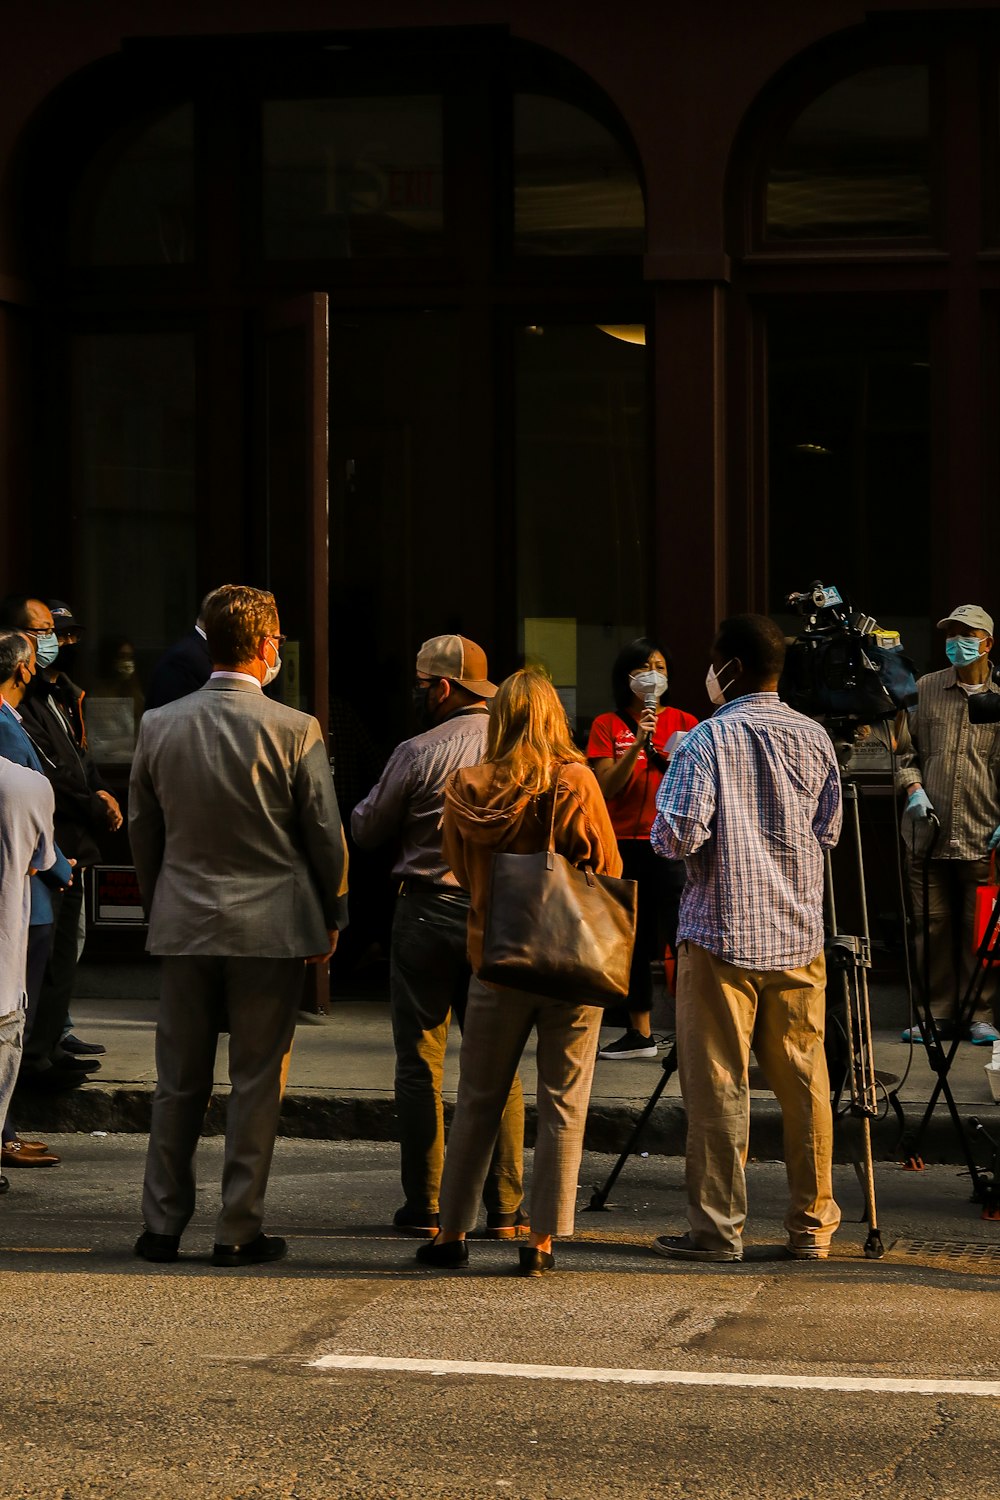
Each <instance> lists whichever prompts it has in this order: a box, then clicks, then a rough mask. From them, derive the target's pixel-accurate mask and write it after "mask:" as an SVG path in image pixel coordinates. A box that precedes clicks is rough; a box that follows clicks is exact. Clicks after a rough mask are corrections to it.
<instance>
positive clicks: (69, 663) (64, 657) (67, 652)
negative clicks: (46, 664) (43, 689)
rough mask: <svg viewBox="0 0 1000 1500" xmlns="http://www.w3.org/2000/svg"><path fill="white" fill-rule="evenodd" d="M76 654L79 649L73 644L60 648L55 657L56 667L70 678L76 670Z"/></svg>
mask: <svg viewBox="0 0 1000 1500" xmlns="http://www.w3.org/2000/svg"><path fill="white" fill-rule="evenodd" d="M78 654H79V647H78V646H76V645H75V644H74V645H72V646H68V645H67V646H60V647H59V655H58V656H57V657H56V666H57V667H58V668H59V670H60V672H65V673H66V675H67V676H68V677H72V676H73V673H74V670H75V668H76V664H77V655H78Z"/></svg>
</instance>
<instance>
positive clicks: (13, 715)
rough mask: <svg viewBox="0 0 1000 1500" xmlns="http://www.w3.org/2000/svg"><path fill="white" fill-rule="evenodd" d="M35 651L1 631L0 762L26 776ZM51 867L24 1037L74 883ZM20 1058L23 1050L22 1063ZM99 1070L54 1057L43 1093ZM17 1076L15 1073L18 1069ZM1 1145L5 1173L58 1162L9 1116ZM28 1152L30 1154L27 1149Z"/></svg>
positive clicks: (36, 879) (37, 926)
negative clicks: (63, 894) (56, 899)
mask: <svg viewBox="0 0 1000 1500" xmlns="http://www.w3.org/2000/svg"><path fill="white" fill-rule="evenodd" d="M35 671H36V667H35V647H34V644H33V643H32V640H31V638H30V636H26V635H22V634H21V632H20V631H17V630H0V758H2V759H3V760H8V761H12V762H13V763H14V765H18V766H27V767H28V769H29V770H31V771H35V772H36V773H37V774H38V775H42V776H44V774H45V772H44V769H43V766H42V763H41V761H40V759H39V757H38V752H37V751H36V749H35V747H34V745H33V744H32V743H31V739H30V738H29V736H28V733H27V731H26V730H25V728H24V725H23V724H22V723H21V715H20V714H19V713H18V711H17V710H18V705H19V704H20V702H21V700H22V699H23V697H24V695H25V692H26V691H27V689H28V686H29V684H30V682H31V680H32V678H33V677H34V675H35ZM52 847H53V849H54V850H55V856H56V857H55V862H54V864H52V865H51V866H50V867H49V868H48V869H47V870H39V871H37V872H36V873H35V874H34V875H32V877H31V879H30V881H29V885H30V888H31V914H30V916H29V919H28V949H27V962H26V965H25V976H24V989H25V995H26V1001H27V1004H26V1013H25V1018H24V1030H25V1033H26V1034H28V1033H30V1031H31V1027H32V1026H33V1025H34V1022H35V1017H36V1015H37V1014H38V998H39V995H40V994H41V990H42V980H43V979H44V977H45V966H46V964H47V963H48V958H49V953H50V951H51V948H52V932H53V924H54V921H55V915H54V912H53V907H52V895H53V893H54V892H58V891H62V890H64V889H65V888H66V887H67V886H68V885H70V884H71V882H72V880H73V867H72V865H71V864H70V862H69V860H68V859H67V858H66V856H65V854H63V852H62V850H61V849H60V848H59V846H58V845H57V844H56V843H55V842H53V845H52ZM23 1056H24V1052H23V1049H22V1052H21V1057H22V1059H23ZM95 1066H96V1067H100V1064H99V1063H97V1064H94V1063H91V1064H89V1065H88V1064H81V1063H79V1062H78V1060H77V1059H76V1058H74V1057H70V1056H69V1054H68V1053H62V1052H57V1053H56V1055H55V1059H54V1060H53V1061H50V1064H49V1067H48V1069H47V1070H46V1072H45V1073H44V1075H43V1076H42V1079H41V1083H42V1086H43V1087H58V1088H75V1087H76V1086H77V1084H79V1083H82V1082H83V1081H85V1079H86V1078H87V1075H88V1073H89V1072H90V1071H91V1069H93V1068H94V1067H95ZM18 1071H20V1064H19V1068H18ZM2 1135H3V1145H2V1147H0V1166H8V1167H53V1166H55V1165H56V1164H57V1163H58V1161H59V1158H58V1156H55V1155H54V1154H53V1153H52V1152H51V1151H49V1150H47V1149H40V1150H39V1149H35V1148H36V1147H38V1146H40V1145H41V1143H40V1142H32V1143H27V1142H24V1141H21V1140H20V1139H19V1137H18V1134H17V1131H16V1130H15V1128H14V1125H13V1122H12V1120H11V1118H10V1116H9V1115H8V1117H7V1119H6V1120H5V1122H4V1126H3V1132H2ZM29 1146H30V1149H29Z"/></svg>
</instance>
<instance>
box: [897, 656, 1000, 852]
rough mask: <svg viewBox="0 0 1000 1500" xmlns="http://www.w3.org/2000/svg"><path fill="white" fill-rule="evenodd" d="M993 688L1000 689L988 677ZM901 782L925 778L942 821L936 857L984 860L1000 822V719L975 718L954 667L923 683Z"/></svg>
mask: <svg viewBox="0 0 1000 1500" xmlns="http://www.w3.org/2000/svg"><path fill="white" fill-rule="evenodd" d="M985 691H986V692H987V693H993V694H997V693H1000V687H998V686H997V684H996V683H995V682H994V681H993V680H992V678H991V679H990V680H989V681H988V683H987V686H986V689H985ZM896 765H897V768H898V769H897V772H896V784H897V786H898V787H899V788H900V790H902V791H906V790H907V788H908V787H910V786H912V785H913V783H914V782H917V783H919V784H920V785H921V786H922V787H923V789H924V791H925V792H926V793H927V795H928V797H929V798H930V802H931V806H932V807H933V809H934V811H935V812H936V813H937V815H938V818H939V819H940V821H941V832H940V833H939V834H938V837H937V842H936V843H935V845H934V858H935V859H984V858H985V856H986V852H987V851H986V841H987V839H988V838H989V836H990V834H991V833H992V832H993V830H994V828H996V827H997V826H1000V724H972V723H970V722H969V703H968V698H967V697H966V695H965V693H964V692H963V691H962V689H961V688H960V687H959V685H958V675H957V673H956V671H955V668H954V667H945V669H944V671H942V672H928V673H927V675H926V677H921V679H920V681H919V682H918V683H917V706H916V708H913V709H911V710H910V712H909V713H908V714H907V716H906V719H905V721H904V722H903V724H902V726H901V728H900V731H899V753H898V756H897V760H896Z"/></svg>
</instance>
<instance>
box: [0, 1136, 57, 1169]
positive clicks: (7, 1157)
mask: <svg viewBox="0 0 1000 1500" xmlns="http://www.w3.org/2000/svg"><path fill="white" fill-rule="evenodd" d="M58 1164H59V1157H58V1156H54V1155H53V1154H52V1152H51V1151H25V1149H24V1145H23V1143H22V1142H21V1141H10V1142H9V1143H8V1145H6V1146H4V1147H3V1148H2V1149H0V1166H4V1167H55V1166H58Z"/></svg>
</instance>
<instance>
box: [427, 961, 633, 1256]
mask: <svg viewBox="0 0 1000 1500" xmlns="http://www.w3.org/2000/svg"><path fill="white" fill-rule="evenodd" d="M603 1014H604V1013H603V1011H601V1010H600V1009H598V1007H597V1006H594V1005H571V1004H568V1003H567V1002H566V1001H564V1000H549V999H547V998H546V997H545V996H544V995H529V994H527V993H524V992H522V991H519V990H499V989H489V988H488V987H487V986H486V985H484V984H481V983H480V982H479V980H478V979H476V978H473V979H472V982H471V983H470V985H469V1003H468V1007H467V1009H466V1012H465V1030H464V1031H463V1033H462V1057H461V1068H460V1072H459V1080H458V1102H457V1104H456V1106H455V1118H454V1120H453V1121H452V1125H451V1130H450V1132H449V1135H448V1149H447V1151H446V1153H445V1159H444V1176H443V1177H442V1179H441V1227H442V1229H449V1230H458V1229H466V1230H467V1229H473V1228H475V1224H476V1218H477V1215H478V1210H479V1200H480V1196H481V1194H482V1191H483V1182H484V1180H485V1177H486V1173H487V1170H488V1168H489V1164H490V1158H491V1157H492V1155H493V1147H494V1145H495V1144H496V1139H497V1131H498V1129H499V1127H500V1117H501V1115H502V1114H503V1110H504V1105H505V1104H506V1102H507V1096H508V1094H509V1093H510V1086H511V1083H512V1081H513V1079H514V1075H515V1073H516V1072H517V1065H518V1062H519V1061H520V1058H521V1053H522V1052H523V1051H524V1046H525V1043H526V1042H527V1040H528V1037H529V1036H530V1034H531V1030H532V1027H534V1029H535V1030H536V1032H537V1033H538V1055H537V1064H538V1088H537V1095H536V1101H537V1109H538V1129H537V1133H536V1137H535V1160H534V1167H533V1170H532V1173H531V1199H530V1204H531V1227H532V1229H533V1230H534V1231H535V1232H536V1233H537V1234H541V1235H546V1234H558V1235H568V1234H572V1233H573V1225H574V1222H575V1217H576V1190H577V1178H578V1176H579V1171H580V1158H581V1157H582V1155H583V1128H584V1125H585V1124H586V1119H587V1105H588V1104H589V1103H590V1088H591V1084H592V1083H593V1080H594V1063H595V1062H596V1060H597V1044H598V1039H599V1036H600V1030H601V1021H602V1019H603Z"/></svg>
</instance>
